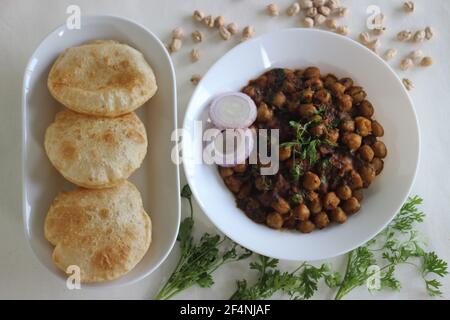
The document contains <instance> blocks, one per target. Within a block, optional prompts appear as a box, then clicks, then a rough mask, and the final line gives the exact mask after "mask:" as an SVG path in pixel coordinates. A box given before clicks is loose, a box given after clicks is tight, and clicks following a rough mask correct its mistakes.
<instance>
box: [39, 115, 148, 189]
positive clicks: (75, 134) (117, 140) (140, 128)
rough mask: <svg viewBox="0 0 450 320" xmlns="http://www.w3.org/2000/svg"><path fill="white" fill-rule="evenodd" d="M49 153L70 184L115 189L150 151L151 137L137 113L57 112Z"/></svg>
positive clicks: (47, 143) (48, 133)
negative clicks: (112, 114)
mask: <svg viewBox="0 0 450 320" xmlns="http://www.w3.org/2000/svg"><path fill="white" fill-rule="evenodd" d="M45 151H46V152H47V155H48V157H49V159H50V161H51V163H52V164H53V165H54V167H55V168H56V169H57V170H58V171H59V172H60V173H61V174H62V175H63V176H64V177H65V178H66V179H67V180H69V181H70V182H72V183H74V184H76V185H79V186H82V187H86V188H104V187H111V186H114V185H116V184H117V183H120V182H121V181H123V180H125V179H127V178H128V177H129V176H130V175H131V174H132V173H133V172H134V170H136V169H137V168H139V167H140V165H141V163H142V160H143V159H144V157H145V154H146V152H147V134H146V131H145V127H144V125H143V123H142V122H141V120H140V119H139V118H138V117H137V116H136V114H135V113H129V114H126V115H123V116H120V117H116V118H108V117H95V116H88V115H83V114H80V113H76V112H73V111H70V110H65V111H61V112H59V113H57V115H56V117H55V121H54V122H53V123H52V124H51V125H50V126H49V127H48V128H47V131H46V133H45Z"/></svg>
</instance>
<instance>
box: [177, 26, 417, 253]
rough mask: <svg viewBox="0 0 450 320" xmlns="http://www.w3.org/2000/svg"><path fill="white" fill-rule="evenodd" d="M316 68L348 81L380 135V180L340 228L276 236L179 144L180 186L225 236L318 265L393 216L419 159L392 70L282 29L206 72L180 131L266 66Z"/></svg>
mask: <svg viewBox="0 0 450 320" xmlns="http://www.w3.org/2000/svg"><path fill="white" fill-rule="evenodd" d="M311 65H314V66H318V67H320V68H321V70H322V72H331V73H335V74H336V75H338V76H339V77H347V76H349V77H352V78H353V80H354V81H355V83H357V84H359V85H361V86H363V87H364V88H365V90H366V91H367V93H368V99H369V100H370V101H371V102H372V103H373V105H374V106H375V111H376V113H375V118H376V119H377V120H379V121H380V122H381V123H382V124H383V126H384V128H385V131H386V135H385V137H384V138H383V141H384V142H385V143H386V145H387V147H388V151H389V154H388V158H387V159H386V164H385V168H384V171H383V173H382V174H381V176H379V177H378V178H377V180H376V181H375V183H373V184H372V185H371V186H370V188H369V189H368V190H366V191H365V199H364V201H363V203H362V210H361V212H360V213H359V214H357V215H355V216H352V217H351V218H350V219H349V220H348V222H347V223H345V224H343V225H332V226H330V227H328V228H326V229H324V230H318V231H315V232H313V233H311V234H307V235H305V234H301V233H298V232H292V231H277V230H272V229H269V228H268V227H266V226H263V225H258V224H256V223H254V222H253V221H251V220H250V219H248V218H247V217H246V216H245V214H244V213H243V212H242V211H241V210H239V209H238V208H237V207H236V205H235V199H234V197H233V195H232V194H231V192H230V191H228V189H227V188H226V187H225V185H224V183H223V181H222V179H221V177H220V176H219V174H218V170H217V168H216V166H214V165H205V164H200V165H199V164H195V163H194V158H195V157H197V156H199V155H198V154H197V153H198V152H200V151H199V150H197V149H195V148H188V147H187V145H186V140H183V141H184V144H183V148H182V150H183V163H184V169H185V172H186V176H187V179H188V181H189V184H190V186H191V189H192V191H193V194H194V195H195V198H196V199H197V201H198V203H199V204H200V206H201V208H202V209H203V210H204V212H205V213H206V214H207V215H208V217H209V218H210V219H211V221H212V222H213V223H214V224H215V225H216V226H217V227H218V228H219V229H220V230H221V231H222V232H223V233H225V234H226V235H227V236H228V237H230V238H231V239H233V240H234V241H236V242H237V243H239V244H241V245H243V246H245V247H247V248H248V249H251V250H253V251H255V252H258V253H260V254H263V255H266V256H270V257H274V258H279V259H287V260H297V261H301V260H320V259H325V258H330V257H334V256H337V255H340V254H344V253H346V252H348V251H350V250H352V249H354V248H356V247H358V246H360V245H362V244H363V243H365V242H367V241H368V240H369V239H371V238H372V237H374V236H375V235H376V234H377V233H378V232H380V231H381V230H382V229H383V228H384V227H385V226H386V225H387V224H388V223H389V222H390V221H391V220H392V218H393V217H394V216H395V214H396V213H397V212H398V210H399V209H400V207H401V205H402V204H403V202H404V201H405V200H406V198H407V196H408V194H409V192H410V189H411V186H412V184H413V181H414V178H415V175H416V170H417V167H418V159H419V149H420V148H419V144H420V141H419V140H420V139H419V127H418V123H417V119H416V114H415V111H414V107H413V104H412V101H411V99H410V98H409V96H408V93H407V92H406V90H405V89H404V87H403V85H402V83H401V81H400V79H399V78H398V77H397V75H396V74H395V73H394V71H393V70H392V69H391V68H390V67H389V66H388V65H387V64H386V63H385V62H384V61H383V60H382V59H381V58H379V57H378V56H377V55H375V54H374V53H373V52H371V51H370V50H369V49H367V48H365V47H364V46H362V45H360V44H358V43H357V42H355V41H353V40H350V39H349V38H346V37H343V36H339V35H337V34H334V33H331V32H325V31H319V30H307V29H287V30H281V31H276V32H273V33H269V34H266V35H263V36H261V37H259V38H255V39H253V40H250V41H247V42H244V43H242V44H241V45H239V46H237V47H236V48H234V49H232V50H231V51H230V52H228V53H227V54H226V55H225V56H224V57H222V58H221V59H220V60H219V61H218V62H216V64H214V66H213V67H212V68H211V69H210V70H209V71H208V73H207V74H206V75H205V76H204V77H203V79H202V80H201V82H200V83H199V85H198V87H197V89H196V91H195V92H194V94H193V96H192V98H191V101H190V103H189V105H188V109H187V112H186V116H185V119H184V124H183V126H184V129H185V130H186V132H187V133H189V134H192V135H193V134H194V121H195V120H199V119H201V120H204V119H205V110H206V108H207V105H208V103H209V101H210V100H211V98H212V97H214V96H216V95H217V94H220V93H222V92H228V91H238V90H240V89H241V88H242V87H243V86H244V85H246V84H247V82H248V81H249V80H251V79H254V78H256V77H257V76H259V75H260V74H262V73H263V72H264V71H266V70H268V69H271V68H274V67H288V68H305V67H307V66H311Z"/></svg>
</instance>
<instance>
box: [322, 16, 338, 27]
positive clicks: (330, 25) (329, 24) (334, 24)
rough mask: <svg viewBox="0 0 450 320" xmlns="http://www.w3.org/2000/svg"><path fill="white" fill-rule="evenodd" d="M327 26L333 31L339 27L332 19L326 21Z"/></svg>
mask: <svg viewBox="0 0 450 320" xmlns="http://www.w3.org/2000/svg"><path fill="white" fill-rule="evenodd" d="M325 25H326V26H327V28H329V29H331V30H336V28H337V26H338V25H337V22H336V20H335V19H332V18H329V19H327V21H325Z"/></svg>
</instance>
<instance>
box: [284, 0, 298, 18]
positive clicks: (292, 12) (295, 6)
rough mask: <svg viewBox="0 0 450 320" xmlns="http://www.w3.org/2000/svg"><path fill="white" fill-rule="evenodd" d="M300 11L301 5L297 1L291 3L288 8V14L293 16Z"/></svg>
mask: <svg viewBox="0 0 450 320" xmlns="http://www.w3.org/2000/svg"><path fill="white" fill-rule="evenodd" d="M299 12H300V5H299V4H298V3H297V2H294V3H293V4H291V5H290V6H289V8H287V10H286V14H287V15H288V16H291V17H292V16H295V15H297V14H298V13H299Z"/></svg>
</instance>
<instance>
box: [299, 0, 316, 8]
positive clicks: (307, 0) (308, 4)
mask: <svg viewBox="0 0 450 320" xmlns="http://www.w3.org/2000/svg"><path fill="white" fill-rule="evenodd" d="M313 6H314V4H313V2H312V0H301V1H300V7H301V8H302V9H303V10H306V9H309V8H312V7H313Z"/></svg>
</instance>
